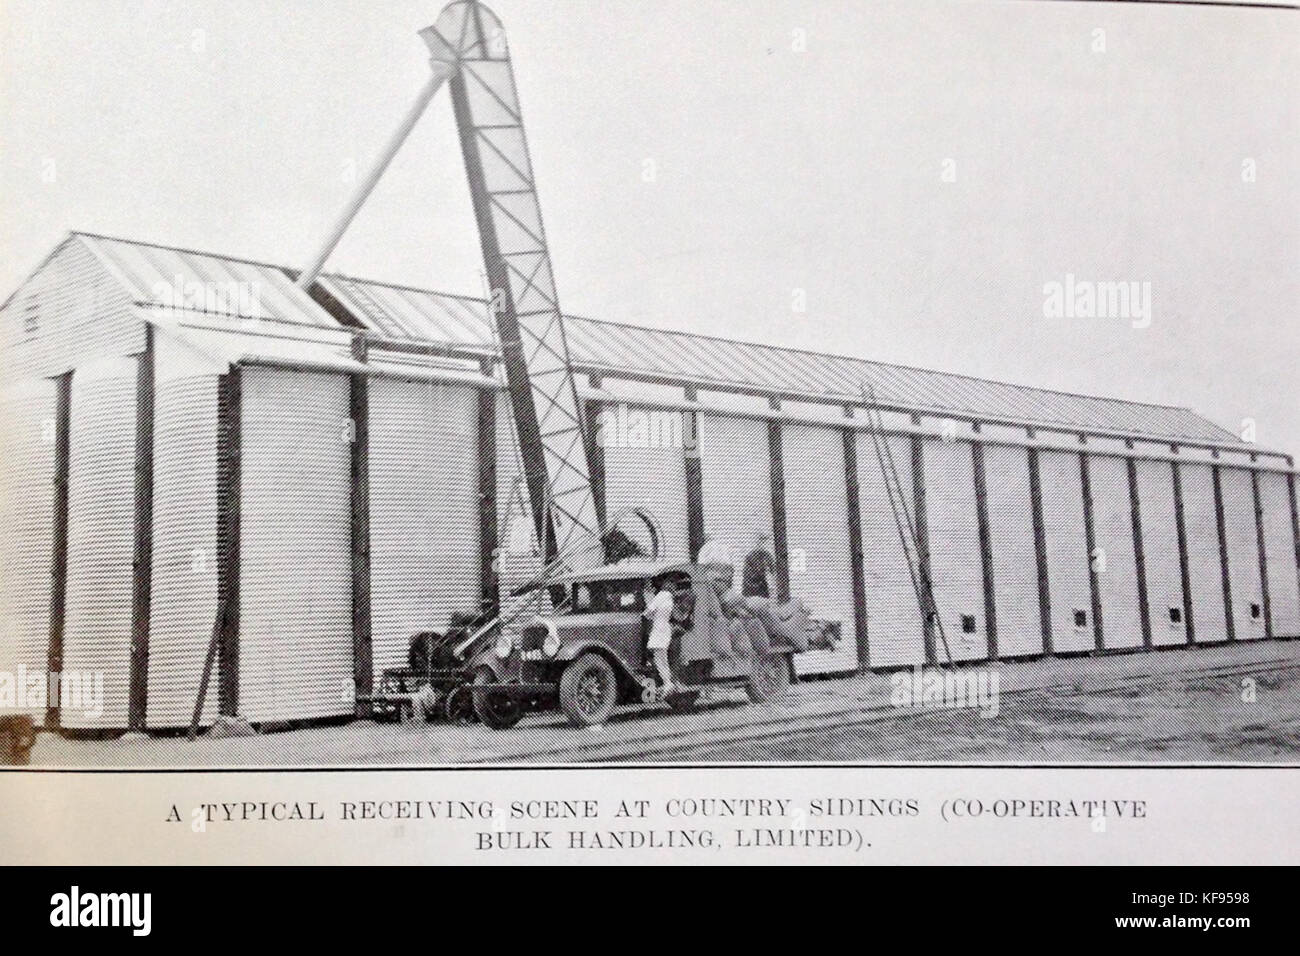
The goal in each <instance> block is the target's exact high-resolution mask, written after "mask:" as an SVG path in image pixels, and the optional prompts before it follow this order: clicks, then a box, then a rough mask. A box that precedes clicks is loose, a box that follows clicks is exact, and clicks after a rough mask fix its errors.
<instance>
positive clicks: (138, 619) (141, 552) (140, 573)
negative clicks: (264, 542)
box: [127, 323, 154, 730]
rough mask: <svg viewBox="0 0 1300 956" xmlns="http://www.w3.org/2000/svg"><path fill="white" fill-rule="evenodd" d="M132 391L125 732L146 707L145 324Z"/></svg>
mask: <svg viewBox="0 0 1300 956" xmlns="http://www.w3.org/2000/svg"><path fill="white" fill-rule="evenodd" d="M144 335H145V339H144V342H145V346H144V352H143V353H142V354H141V355H140V356H139V358H138V366H137V370H136V378H135V383H136V388H135V405H136V407H135V533H134V541H133V543H132V547H131V669H130V678H129V689H128V694H127V726H128V727H130V728H131V729H132V730H144V727H145V709H146V707H147V706H148V701H149V608H150V588H151V586H152V577H151V575H152V570H153V427H154V363H153V359H154V329H153V326H152V325H149V324H147V323H146V325H145V330H144Z"/></svg>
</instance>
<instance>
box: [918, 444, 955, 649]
mask: <svg viewBox="0 0 1300 956" xmlns="http://www.w3.org/2000/svg"><path fill="white" fill-rule="evenodd" d="M921 441H922V439H921V438H920V437H918V436H915V435H914V436H912V513H913V515H914V516H915V527H916V563H917V565H918V572H919V574H920V584H921V626H922V635H923V639H924V642H925V661H926V663H927V664H935V663H937V662H938V654H937V652H936V648H935V640H934V637H935V630H936V628H935V623H936V621H935V619H936V618H937V617H938V614H939V609H938V608H936V607H935V605H934V584H933V580H932V579H931V577H930V525H929V520H928V518H927V515H926V509H925V454H924V449H923V448H922V445H921ZM944 663H948V662H947V661H945V662H944Z"/></svg>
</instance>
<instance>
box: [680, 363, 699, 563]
mask: <svg viewBox="0 0 1300 956" xmlns="http://www.w3.org/2000/svg"><path fill="white" fill-rule="evenodd" d="M686 400H687V401H688V402H693V401H695V390H694V389H693V388H690V387H688V388H687V389H686ZM683 414H684V415H685V416H686V425H687V427H689V428H690V433H691V435H693V436H694V449H693V450H692V448H690V447H688V448H687V449H686V537H687V542H688V544H687V547H688V548H689V550H690V554H689V555H688V557H689V558H690V560H692V561H694V560H695V558H696V555H698V554H699V553H700V548H702V547H704V473H703V471H701V467H700V416H699V413H698V412H696V411H694V410H691V411H687V412H684V413H683Z"/></svg>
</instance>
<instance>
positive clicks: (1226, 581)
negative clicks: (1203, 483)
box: [1210, 465, 1237, 641]
mask: <svg viewBox="0 0 1300 956" xmlns="http://www.w3.org/2000/svg"><path fill="white" fill-rule="evenodd" d="M1210 473H1211V474H1212V475H1213V477H1214V524H1215V527H1216V528H1217V529H1218V532H1219V569H1220V571H1221V572H1222V573H1223V607H1224V617H1225V618H1226V624H1227V626H1228V640H1230V641H1235V640H1236V639H1237V625H1236V620H1235V618H1236V615H1235V614H1234V613H1233V607H1232V573H1231V571H1230V569H1229V567H1228V529H1227V525H1226V522H1225V520H1224V517H1223V476H1222V475H1221V474H1220V473H1219V466H1218V465H1212V466H1211V468H1210Z"/></svg>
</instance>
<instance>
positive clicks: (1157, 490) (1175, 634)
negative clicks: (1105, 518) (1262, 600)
mask: <svg viewBox="0 0 1300 956" xmlns="http://www.w3.org/2000/svg"><path fill="white" fill-rule="evenodd" d="M1136 468H1137V483H1138V505H1139V507H1140V509H1141V515H1142V557H1143V560H1144V562H1145V565H1146V575H1147V606H1148V607H1149V608H1150V610H1151V643H1152V644H1154V645H1155V646H1156V647H1163V646H1169V645H1177V644H1186V643H1187V622H1186V621H1179V622H1175V621H1174V620H1173V617H1172V615H1171V614H1170V609H1172V608H1178V609H1179V611H1180V612H1181V610H1182V609H1183V607H1184V606H1185V605H1184V602H1183V575H1182V564H1181V560H1180V558H1179V553H1178V524H1177V519H1176V517H1175V512H1174V472H1173V466H1172V465H1170V464H1169V463H1168V462H1164V461H1139V462H1137V463H1136ZM1207 543H1208V542H1207Z"/></svg>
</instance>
